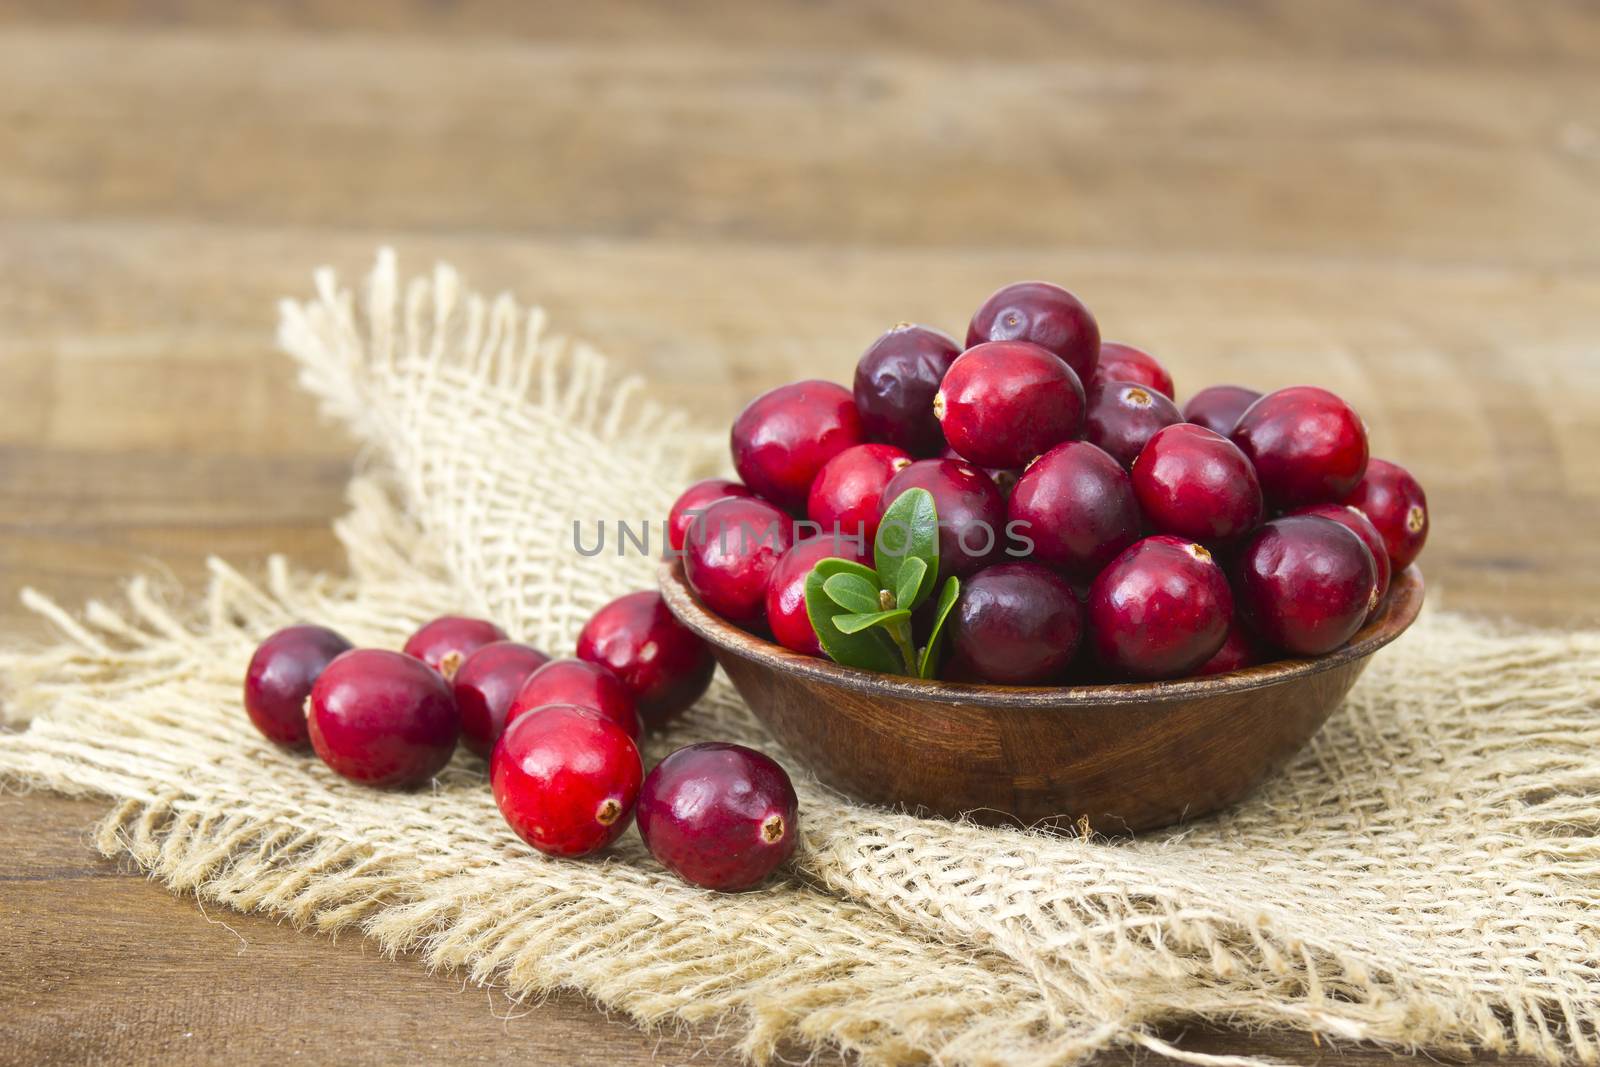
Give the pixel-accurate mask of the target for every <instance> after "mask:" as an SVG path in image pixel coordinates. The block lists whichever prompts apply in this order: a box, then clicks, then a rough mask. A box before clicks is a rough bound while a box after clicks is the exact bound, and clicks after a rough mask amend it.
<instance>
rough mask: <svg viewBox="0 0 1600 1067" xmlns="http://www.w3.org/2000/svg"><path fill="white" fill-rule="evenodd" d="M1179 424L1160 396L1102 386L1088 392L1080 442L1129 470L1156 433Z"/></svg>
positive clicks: (1107, 384) (1179, 419) (1174, 409)
mask: <svg viewBox="0 0 1600 1067" xmlns="http://www.w3.org/2000/svg"><path fill="white" fill-rule="evenodd" d="M1182 421H1183V417H1182V416H1181V415H1179V414H1178V408H1177V405H1175V404H1174V403H1173V402H1172V401H1170V400H1168V399H1167V398H1166V397H1164V396H1162V395H1161V394H1160V393H1157V392H1155V391H1153V390H1151V389H1147V388H1145V387H1144V386H1142V385H1134V384H1132V383H1131V382H1102V383H1100V384H1099V385H1097V386H1095V387H1094V388H1092V389H1090V390H1089V398H1088V411H1087V413H1086V414H1085V415H1084V419H1083V439H1084V440H1085V441H1088V442H1089V443H1090V444H1092V445H1097V446H1099V447H1100V448H1103V449H1105V451H1106V453H1107V454H1109V455H1110V456H1111V458H1112V459H1114V460H1116V461H1117V462H1118V463H1120V464H1122V465H1123V466H1124V467H1132V466H1133V461H1134V460H1135V459H1137V458H1138V456H1139V452H1140V450H1141V449H1143V448H1144V446H1145V442H1147V441H1149V440H1150V438H1151V437H1152V436H1154V435H1155V432H1156V431H1157V430H1159V429H1161V428H1162V427H1163V426H1171V425H1172V424H1173V423H1176V422H1182Z"/></svg>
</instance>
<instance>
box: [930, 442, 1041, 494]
mask: <svg viewBox="0 0 1600 1067" xmlns="http://www.w3.org/2000/svg"><path fill="white" fill-rule="evenodd" d="M933 458H934V459H953V460H955V461H956V462H957V463H966V462H967V457H966V456H963V455H962V454H961V453H960V452H957V451H956V450H955V449H953V448H951V447H950V446H949V445H945V446H944V448H943V449H941V450H940V452H939V454H938V455H937V456H935V457H933ZM983 473H985V474H987V475H988V476H989V480H990V481H991V482H993V483H994V487H995V488H996V489H998V490H1000V495H1001V496H1010V495H1011V490H1012V489H1014V488H1016V485H1017V479H1018V478H1020V477H1021V476H1022V472H1021V471H1020V470H1011V469H1009V468H1007V467H985V468H983Z"/></svg>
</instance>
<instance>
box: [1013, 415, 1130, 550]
mask: <svg viewBox="0 0 1600 1067" xmlns="http://www.w3.org/2000/svg"><path fill="white" fill-rule="evenodd" d="M1007 513H1008V515H1009V516H1010V519H1011V525H1012V528H1013V529H1014V530H1015V531H1016V532H1017V533H1019V534H1021V535H1024V536H1026V537H1028V538H1029V539H1031V540H1032V541H1033V555H1034V557H1035V558H1037V559H1039V560H1041V561H1043V562H1045V563H1049V564H1053V565H1054V566H1057V567H1061V568H1063V569H1065V570H1066V571H1068V572H1069V574H1071V575H1073V576H1076V577H1078V578H1080V579H1083V580H1087V579H1089V578H1091V577H1093V576H1094V575H1095V574H1097V573H1099V571H1100V569H1101V568H1102V567H1104V566H1105V565H1106V564H1107V563H1110V562H1111V560H1112V558H1113V557H1115V556H1116V555H1117V553H1119V552H1121V551H1122V550H1123V549H1125V548H1127V547H1128V546H1129V545H1131V544H1133V543H1134V542H1135V541H1137V540H1138V539H1139V505H1138V503H1137V501H1136V500H1135V499H1134V495H1133V483H1132V481H1130V480H1129V478H1128V472H1127V471H1125V470H1123V469H1122V467H1121V466H1120V465H1119V464H1118V463H1117V461H1116V460H1114V459H1112V458H1111V457H1110V456H1108V455H1106V453H1105V452H1103V451H1101V450H1100V449H1098V448H1096V447H1095V446H1094V445H1091V444H1089V443H1088V442H1086V441H1068V442H1066V443H1065V444H1060V445H1057V446H1056V447H1054V448H1052V449H1051V450H1050V451H1048V452H1046V453H1045V454H1044V455H1042V456H1040V457H1039V458H1038V459H1036V460H1034V461H1033V463H1032V464H1031V465H1030V466H1029V467H1028V469H1027V470H1025V471H1023V472H1022V477H1021V478H1019V479H1018V480H1017V486H1016V488H1015V489H1013V490H1012V491H1011V499H1010V501H1009V503H1008V504H1007ZM1023 523H1026V524H1027V525H1026V526H1023V525H1021V524H1023Z"/></svg>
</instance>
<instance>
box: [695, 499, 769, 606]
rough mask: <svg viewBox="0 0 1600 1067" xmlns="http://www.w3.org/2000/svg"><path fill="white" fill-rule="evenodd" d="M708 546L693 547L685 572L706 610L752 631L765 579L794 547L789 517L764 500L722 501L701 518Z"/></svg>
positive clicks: (761, 603)
mask: <svg viewBox="0 0 1600 1067" xmlns="http://www.w3.org/2000/svg"><path fill="white" fill-rule="evenodd" d="M703 522H704V526H703V531H704V533H705V541H704V542H703V543H696V542H695V541H693V540H691V541H690V542H689V549H688V555H686V556H685V557H684V561H683V569H684V574H685V576H686V577H687V578H688V579H689V585H690V586H691V587H692V588H693V589H694V591H695V592H696V593H698V594H700V599H701V600H702V601H704V603H705V605H706V607H708V608H710V609H711V610H712V611H714V612H716V613H717V614H718V615H721V616H722V617H723V618H725V619H727V620H728V621H730V622H733V623H737V624H739V625H740V626H753V625H757V624H759V623H760V622H761V615H762V609H763V608H764V607H765V605H766V598H767V578H768V577H769V576H770V575H771V574H772V568H774V567H776V566H777V565H778V560H779V558H781V557H782V556H783V554H784V553H785V552H787V551H789V546H790V545H792V544H793V543H794V529H793V526H792V524H791V523H790V519H789V516H787V515H785V514H784V513H783V512H781V511H779V510H778V509H777V508H775V507H773V506H772V505H771V504H768V503H767V502H766V501H764V500H741V499H733V500H719V501H717V502H716V503H715V504H712V505H711V507H710V508H709V509H707V511H706V513H705V517H704V519H703Z"/></svg>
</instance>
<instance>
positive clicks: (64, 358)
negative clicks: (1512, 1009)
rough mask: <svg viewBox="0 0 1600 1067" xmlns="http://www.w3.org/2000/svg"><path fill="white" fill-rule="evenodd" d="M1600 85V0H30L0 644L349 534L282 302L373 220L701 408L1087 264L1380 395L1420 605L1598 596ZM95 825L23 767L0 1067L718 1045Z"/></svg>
mask: <svg viewBox="0 0 1600 1067" xmlns="http://www.w3.org/2000/svg"><path fill="white" fill-rule="evenodd" d="M1597 70H1600V5H1595V4H1592V3H1577V2H1573V3H1561V2H1559V0H1550V2H1540V3H1528V4H1507V3H1501V2H1498V0H1482V2H1472V3H1447V2H1442V0H1422V2H1416V3H1407V4H1403V5H1401V4H1394V3H1392V2H1389V0H1350V2H1344V3H1340V4H1338V5H1301V4H1295V3H1290V2H1283V3H1279V2H1267V0H1257V2H1248V3H1246V2H1239V3H1207V4H1182V5H1180V4H1176V3H1174V4H1143V3H1138V4H1125V3H1119V4H1108V3H1082V4H1070V5H1069V4H1051V5H1047V4H1036V3H1005V4H995V5H986V6H984V7H982V8H978V7H968V6H965V5H962V4H944V3H940V4H916V5H911V4H892V3H887V2H879V0H869V2H864V3H849V4H845V3H811V4H799V3H792V4H785V5H780V6H770V5H724V4H722V3H716V2H690V3H676V4H670V5H667V4H661V5H657V4H649V3H642V2H641V3H624V4H598V3H587V4H551V5H535V4H521V3H513V2H509V0H508V2H505V3H491V2H487V0H483V2H479V0H461V2H456V3H446V2H438V3H426V2H422V0H412V2H409V3H384V2H380V0H356V2H339V0H301V2H299V3H294V4H284V5H282V6H271V5H265V4H258V3H234V4H225V5H224V4H214V3H207V2H205V0H192V2H147V3H136V2H133V0H128V2H122V3H119V2H114V0H104V2H99V3H82V4H64V3H59V2H52V0H38V2H35V3H20V4H19V3H15V2H12V0H0V630H3V631H4V632H5V633H6V634H10V635H13V636H16V637H37V636H39V635H40V634H41V633H42V632H43V631H42V630H41V628H40V627H39V625H38V624H37V623H36V622H35V621H34V620H32V619H30V618H28V617H26V616H25V614H24V613H23V612H22V611H21V609H20V608H18V607H16V606H15V605H16V594H17V592H18V590H19V589H20V588H21V587H22V586H23V585H25V584H28V585H34V586H38V587H40V588H42V589H44V590H46V591H48V592H50V593H52V594H54V595H56V596H58V597H60V598H62V599H63V600H64V601H66V602H69V603H76V602H78V601H80V600H81V599H83V598H85V597H89V596H93V595H101V594H105V593H106V592H108V591H109V589H110V587H111V586H112V584H113V583H114V582H115V581H116V580H117V579H118V578H119V577H120V576H123V575H126V574H128V573H130V572H132V571H135V570H139V569H150V568H156V569H166V570H170V571H171V572H173V573H175V574H176V575H178V576H179V577H180V578H191V579H192V578H194V577H195V576H197V575H198V574H199V573H200V570H201V564H202V560H203V559H204V557H205V555H207V554H208V553H217V554H220V555H223V556H226V557H229V558H231V559H234V560H237V561H241V562H249V561H251V560H253V559H256V558H258V557H260V556H261V555H263V554H264V553H266V552H268V551H274V550H276V551H285V552H288V553H290V554H292V555H293V556H294V557H295V558H296V559H297V560H298V561H300V562H302V563H305V564H310V565H315V566H324V567H335V568H336V567H338V566H339V559H338V555H337V552H336V550H335V545H334V542H333V539H332V537H331V536H330V534H329V532H328V529H327V520H328V518H329V517H330V516H332V515H334V514H335V513H337V512H338V511H339V509H340V507H341V490H342V484H343V482H344V479H345V476H346V474H347V472H348V470H349V468H350V463H351V455H352V450H351V446H350V443H349V442H348V441H347V440H345V439H344V438H342V437H341V436H340V434H339V433H338V432H337V431H336V430H334V429H331V428H329V427H327V426H324V425H322V424H321V423H320V422H319V421H318V420H317V418H316V417H315V413H314V411H313V410H312V408H311V405H310V404H308V403H307V402H306V400H305V399H304V398H303V397H302V396H301V395H300V394H299V393H298V392H297V391H296V388H295V386H294V383H293V381H292V377H291V374H290V372H289V369H288V366H287V364H286V362H285V361H284V360H283V359H282V358H281V357H279V356H278V355H277V354H276V353H275V352H274V348H273V329H274V319H275V310H274V301H275V300H276V299H277V298H279V297H280V296H282V295H287V294H297V295H298V294H305V293H306V292H308V289H309V281H308V272H309V270H310V268H312V267H313V266H315V265H317V264H321V263H332V264H334V265H336V266H337V267H338V268H340V269H341V270H342V271H345V272H349V273H354V272H359V271H361V270H363V269H364V268H365V267H366V266H367V265H368V264H369V262H370V259H371V256H372V252H373V249H374V248H375V247H376V246H377V245H378V244H379V243H382V242H392V243H393V244H394V245H395V246H396V247H397V248H398V250H399V252H400V254H401V257H402V264H403V267H404V268H406V269H411V270H420V269H425V268H426V267H428V266H429V265H430V264H431V263H432V262H433V261H434V260H435V259H436V258H440V257H443V258H448V259H449V260H451V261H452V262H454V263H456V264H457V265H458V266H459V267H461V268H462V269H463V270H464V271H465V272H466V273H467V275H468V277H469V279H470V280H471V281H473V282H474V283H476V284H477V285H479V286H481V287H484V288H490V289H499V288H509V289H512V290H514V291H516V292H517V293H518V294H520V295H522V296H524V297H527V298H529V299H537V300H540V301H542V302H544V303H545V304H546V306H547V307H548V308H549V310H550V312H551V314H552V317H553V320H554V322H555V324H556V325H557V326H558V327H560V328H561V329H562V330H564V331H566V332H571V333H576V334H581V335H585V336H587V337H589V338H590V339H592V340H594V341H596V342H598V343H599V344H600V345H601V346H602V347H603V348H604V349H606V350H608V351H609V352H611V353H613V354H614V355H615V356H616V357H617V358H618V359H619V360H620V361H621V362H623V363H625V364H627V365H628V366H630V367H633V368H637V369H638V370H640V371H642V372H644V373H646V374H648V375H650V376H651V377H653V378H654V379H655V381H656V382H657V383H658V385H659V388H660V390H661V392H662V393H663V394H664V395H668V396H670V397H672V398H674V399H677V400H681V401H685V402H692V403H693V404H694V406H695V408H696V410H697V411H699V412H702V413H703V414H704V415H705V416H706V417H707V419H708V420H715V421H717V422H725V420H726V419H727V418H729V417H730V416H731V415H732V414H733V413H734V412H735V411H736V410H737V408H738V406H739V405H740V403H741V402H742V400H744V399H746V398H748V396H749V395H750V394H751V393H752V392H753V391H755V390H757V389H758V388H762V387H766V386H770V385H773V384H777V383H778V382H780V381H782V380H784V379H789V378H794V377H798V376H801V375H817V374H820V375H826V376H831V377H835V378H840V379H846V377H847V375H848V374H849V372H850V368H851V366H852V364H853V362H854V359H855V357H856V355H857V354H858V353H859V351H860V350H861V349H862V347H864V346H865V344H866V343H867V342H868V341H870V340H871V339H872V337H873V336H875V335H876V333H877V332H878V331H879V330H881V329H883V328H885V327H886V326H888V325H889V324H891V323H893V322H895V321H897V320H900V319H912V320H918V321H924V322H929V323H932V324H936V325H940V326H943V327H944V328H946V329H950V330H953V331H959V330H960V329H961V327H962V325H963V324H964V322H965V320H966V317H967V315H968V314H969V313H970V310H971V308H972V307H973V306H975V305H976V303H977V302H979V301H980V300H981V299H982V298H983V296H985V295H986V294H987V293H988V292H989V291H990V290H991V289H992V288H994V287H995V286H997V285H999V284H1001V283H1003V282H1005V281H1009V280H1012V279H1015V278H1018V277H1034V276H1039V277H1046V278H1051V279H1055V280H1059V281H1061V282H1063V283H1065V284H1067V285H1068V286H1070V287H1071V288H1073V289H1075V290H1077V291H1078V292H1079V293H1080V294H1081V295H1082V296H1083V297H1084V298H1085V299H1086V300H1087V302H1088V303H1089V304H1090V305H1091V306H1092V307H1093V308H1094V309H1095V311H1096V312H1097V314H1098V315H1099V317H1100V320H1101V323H1102V325H1103V328H1104V330H1105V333H1106V335H1107V336H1108V337H1109V338H1113V339H1123V340H1127V341H1132V342H1135V343H1139V344H1142V345H1146V346H1148V347H1149V348H1151V349H1152V350H1153V351H1155V352H1156V353H1158V354H1159V355H1160V356H1161V357H1162V358H1164V359H1165V360H1166V361H1167V362H1168V363H1169V365H1170V366H1171V367H1172V369H1173V370H1174V372H1175V374H1176V376H1177V379H1178V382H1179V389H1180V396H1181V395H1183V394H1186V393H1187V392H1191V391H1193V390H1194V389H1195V388H1198V387H1199V386H1200V385H1203V384H1206V383H1208V382H1211V381H1219V380H1233V381H1241V382H1247V383H1252V384H1255V385H1257V386H1263V387H1266V386H1277V385H1283V384H1288V383H1292V382H1307V381H1309V382H1316V383H1319V384H1323V385H1326V386H1329V387H1331V388H1334V389H1336V390H1339V391H1341V392H1343V393H1344V394H1345V395H1347V396H1348V397H1349V398H1350V399H1351V400H1352V401H1353V402H1355V403H1356V404H1357V406H1358V407H1359V408H1360V409H1361V410H1362V411H1363V412H1364V414H1365V415H1366V417H1367V419H1368V421H1369V423H1370V425H1371V429H1372V432H1373V438H1374V441H1375V451H1376V452H1377V453H1378V454H1380V455H1386V456H1392V457H1396V458H1401V459H1403V460H1404V461H1405V462H1406V463H1407V464H1408V465H1409V466H1410V467H1411V468H1412V469H1413V470H1414V471H1415V472H1416V473H1417V474H1418V475H1419V476H1420V477H1421V478H1422V479H1423V481H1424V482H1425V483H1426V485H1427V486H1428V489H1429V492H1430V496H1431V500H1432V503H1433V513H1434V529H1433V539H1432V542H1431V544H1430V546H1429V549H1428V552H1427V554H1426V555H1425V556H1424V559H1423V566H1424V568H1425V570H1426V571H1427V573H1428V577H1429V582H1430V596H1431V597H1432V598H1433V599H1434V600H1435V601H1436V602H1439V603H1443V604H1444V605H1446V606H1449V607H1454V608H1458V609H1464V610H1471V611H1477V612H1485V613H1489V614H1494V615H1506V616H1510V617H1512V618H1515V619H1518V620H1523V621H1526V622H1529V623H1535V624H1540V625H1551V626H1570V625H1579V624H1594V623H1595V622H1597V621H1600V606H1597V605H1600V565H1597V563H1596V556H1595V550H1596V543H1597V535H1600V468H1597V465H1596V457H1597V456H1600V75H1597V73H1596V72H1597ZM99 810H100V806H99V805H96V804H93V803H84V802H68V801H63V800H60V799H57V798H51V797H46V796H15V795H12V796H7V797H0V827H3V828H4V831H5V832H4V835H3V841H4V843H3V844H0V1061H4V1062H18V1063H23V1062H62V1063H65V1062H77V1061H83V1060H87V1059H90V1058H93V1057H95V1056H96V1054H99V1057H100V1058H103V1059H106V1060H110V1061H115V1062H163V1063H174V1062H177V1063H181V1062H208V1061H215V1060H219V1059H223V1058H226V1059H229V1060H232V1061H234V1062H239V1063H268V1062H271V1063H275V1064H276V1063H282V1062H284V1061H285V1059H286V1057H291V1056H301V1057H302V1058H304V1059H305V1060H306V1061H308V1062H321V1061H335V1060H336V1061H341V1062H352V1063H356V1062H373V1063H378V1062H386V1061H394V1060H396V1059H400V1058H403V1057H406V1056H412V1057H417V1058H426V1059H439V1058H445V1057H448V1058H450V1059H452V1060H456V1061H461V1062H476V1061H478V1060H499V1059H507V1060H518V1061H521V1062H531V1063H552V1062H559V1063H594V1064H613V1063H645V1062H649V1061H651V1060H652V1057H654V1058H655V1059H657V1060H658V1061H662V1062H681V1061H683V1060H686V1059H688V1058H689V1057H691V1056H696V1055H700V1056H704V1055H705V1054H706V1052H707V1050H710V1052H712V1053H715V1052H717V1051H719V1050H722V1049H725V1047H726V1043H725V1042H724V1041H722V1040H721V1039H719V1038H717V1037H715V1036H714V1035H669V1036H652V1035H647V1034H642V1033H639V1032H637V1031H635V1030H633V1029H631V1028H630V1027H628V1026H627V1025H626V1024H624V1023H622V1022H620V1021H614V1020H607V1019H604V1018H602V1017H601V1016H599V1015H597V1014H595V1013H593V1012H592V1011H591V1010H590V1009H589V1008H588V1007H586V1006H585V1005H584V1004H583V1003H582V1002H581V1001H579V1000H577V999H575V998H556V999H554V1000H552V1001H550V1002H548V1003H546V1004H544V1005H541V1006H538V1007H522V1008H513V1006H511V1005H508V1004H507V1003H506V1002H505V1001H504V999H503V998H502V997H499V996H498V995H497V994H494V993H488V992H485V991H483V990H479V989H474V988H463V987H462V984H461V982H460V980H459V978H452V977H449V976H440V977H430V976H427V975H426V974H424V973H423V972H422V970H421V968H420V967H419V966H418V965H417V964H416V963H415V961H411V960H401V961H399V962H390V961H386V960H383V959H381V958H379V957H378V956H377V954H376V953H375V952H374V951H373V950H372V949H371V948H370V947H369V946H367V945H365V944H363V943H362V942H361V941H360V940H359V939H357V938H345V939H341V940H340V941H339V942H337V943H334V942H332V941H329V940H328V939H326V938H318V937H313V936H309V935H302V934H297V933H295V932H293V931H291V930H288V929H286V928H283V927H280V926H278V925H276V924H274V923H273V922H271V921H269V920H266V919H262V918H260V917H254V916H243V915H237V914H232V913H228V914H215V913H213V914H210V915H206V914H202V912H201V911H200V910H198V909H197V908H196V906H195V904H194V902H193V901H192V900H190V899H181V898H177V897H173V896H170V895H169V894H167V893H166V892H165V891H164V890H162V889H161V888H159V887H157V886H154V885H151V884H148V883H146V882H145V881H143V880H141V879H140V878H138V877H137V876H136V875H134V874H132V873H130V872H126V871H119V870H117V869H116V866H115V865H114V864H112V863H109V862H106V861H103V860H101V859H100V858H99V857H98V856H97V855H96V854H94V853H93V852H92V851H91V850H90V849H89V848H88V847H87V846H86V844H85V833H86V829H87V827H88V826H89V825H90V824H91V823H92V822H93V820H94V819H95V817H96V816H97V814H98V813H99ZM1185 1043H1186V1044H1187V1045H1188V1046H1189V1047H1191V1048H1195V1049H1204V1050H1207V1051H1246V1052H1257V1053H1262V1052H1264V1053H1268V1054H1276V1055H1281V1056H1284V1057H1287V1058H1289V1059H1292V1060H1298V1061H1307V1060H1313V1059H1318V1058H1328V1059H1333V1058H1334V1057H1332V1056H1330V1055H1329V1053H1328V1051H1327V1050H1326V1049H1325V1048H1318V1047H1314V1046H1313V1045H1312V1044H1311V1043H1310V1042H1309V1041H1308V1040H1305V1039H1300V1038H1270V1037H1254V1038H1252V1037H1247V1036H1244V1035H1238V1034H1230V1033H1226V1032H1221V1033H1218V1032H1208V1033H1191V1034H1189V1035H1188V1036H1187V1037H1186V1038H1185ZM1386 1058H1387V1057H1386V1054H1383V1053H1374V1052H1371V1051H1362V1050H1346V1051H1345V1056H1344V1059H1345V1060H1346V1061H1353V1062H1375V1061H1379V1060H1383V1059H1386Z"/></svg>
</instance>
